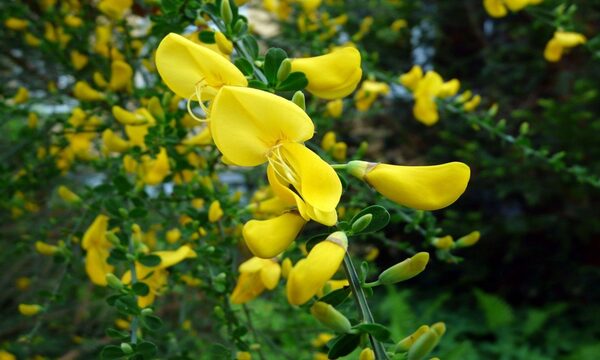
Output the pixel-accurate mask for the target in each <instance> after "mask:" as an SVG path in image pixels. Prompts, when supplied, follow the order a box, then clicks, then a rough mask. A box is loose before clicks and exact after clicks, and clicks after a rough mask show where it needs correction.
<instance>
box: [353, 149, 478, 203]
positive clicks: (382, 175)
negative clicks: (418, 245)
mask: <svg viewBox="0 0 600 360" xmlns="http://www.w3.org/2000/svg"><path fill="white" fill-rule="evenodd" d="M348 172H349V173H350V174H352V175H354V176H356V177H358V178H359V179H361V180H364V181H365V182H366V183H368V184H369V185H371V186H372V187H374V188H375V190H377V191H378V192H379V193H381V194H382V195H383V196H385V197H387V198H388V199H390V200H392V201H394V202H396V203H398V204H400V205H403V206H407V207H410V208H413V209H419V210H437V209H442V208H444V207H446V206H449V205H450V204H452V203H453V202H455V201H456V200H457V199H458V198H459V197H460V195H462V193H463V192H464V191H465V189H466V188H467V183H468V182H469V177H470V175H471V170H470V169H469V167H468V166H467V165H465V164H463V163H461V162H450V163H446V164H441V165H434V166H399V165H388V164H378V163H368V162H365V161H358V160H354V161H350V162H349V163H348Z"/></svg>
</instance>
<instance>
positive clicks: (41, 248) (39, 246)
mask: <svg viewBox="0 0 600 360" xmlns="http://www.w3.org/2000/svg"><path fill="white" fill-rule="evenodd" d="M35 250H36V251H37V252H38V253H40V254H42V255H46V256H53V255H54V254H56V253H57V252H58V251H59V250H60V249H59V247H58V246H56V245H50V244H47V243H45V242H42V241H36V242H35Z"/></svg>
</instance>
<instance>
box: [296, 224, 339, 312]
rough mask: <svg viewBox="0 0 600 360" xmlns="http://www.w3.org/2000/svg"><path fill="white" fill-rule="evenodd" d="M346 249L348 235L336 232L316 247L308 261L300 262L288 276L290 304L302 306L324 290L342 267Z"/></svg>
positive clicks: (307, 258) (309, 255)
mask: <svg viewBox="0 0 600 360" xmlns="http://www.w3.org/2000/svg"><path fill="white" fill-rule="evenodd" d="M330 239H331V240H334V241H330ZM343 240H345V241H346V242H345V243H344V241H343ZM338 241H339V242H340V243H338ZM346 247H347V239H346V235H345V234H344V233H342V232H335V233H333V234H331V235H329V237H328V238H327V240H325V241H321V242H320V243H318V244H317V245H315V247H314V248H312V250H311V251H310V253H309V254H308V256H307V257H306V259H302V260H300V261H299V262H298V263H297V264H296V266H294V268H292V270H291V271H290V273H289V275H288V282H287V289H286V291H287V298H288V301H289V303H290V304H292V305H302V304H304V303H305V302H307V301H308V300H310V299H311V298H312V297H313V296H314V295H315V294H316V293H317V292H318V291H319V290H320V289H321V288H323V285H325V283H326V282H327V281H328V280H329V279H331V277H332V276H333V274H335V273H336V271H337V270H338V268H339V267H340V264H341V263H342V260H343V259H344V254H345V253H346Z"/></svg>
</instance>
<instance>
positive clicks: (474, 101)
mask: <svg viewBox="0 0 600 360" xmlns="http://www.w3.org/2000/svg"><path fill="white" fill-rule="evenodd" d="M479 103H481V96H479V95H475V96H473V98H471V100H469V101H467V102H466V103H464V105H463V109H464V110H465V111H466V112H471V111H474V110H475V108H477V106H479Z"/></svg>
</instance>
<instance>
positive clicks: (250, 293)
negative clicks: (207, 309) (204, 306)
mask: <svg viewBox="0 0 600 360" xmlns="http://www.w3.org/2000/svg"><path fill="white" fill-rule="evenodd" d="M239 271H240V277H239V279H238V282H237V284H236V285H235V289H233V293H232V294H231V302H232V303H233V304H244V303H246V302H248V301H250V300H252V299H254V298H256V297H257V296H259V295H260V294H262V292H263V291H264V290H265V289H268V290H273V289H275V287H276V286H277V284H278V283H279V278H280V277H281V267H280V266H279V263H277V260H276V259H260V258H257V257H253V258H251V259H249V260H247V261H245V262H243V263H242V264H241V265H240V267H239Z"/></svg>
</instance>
